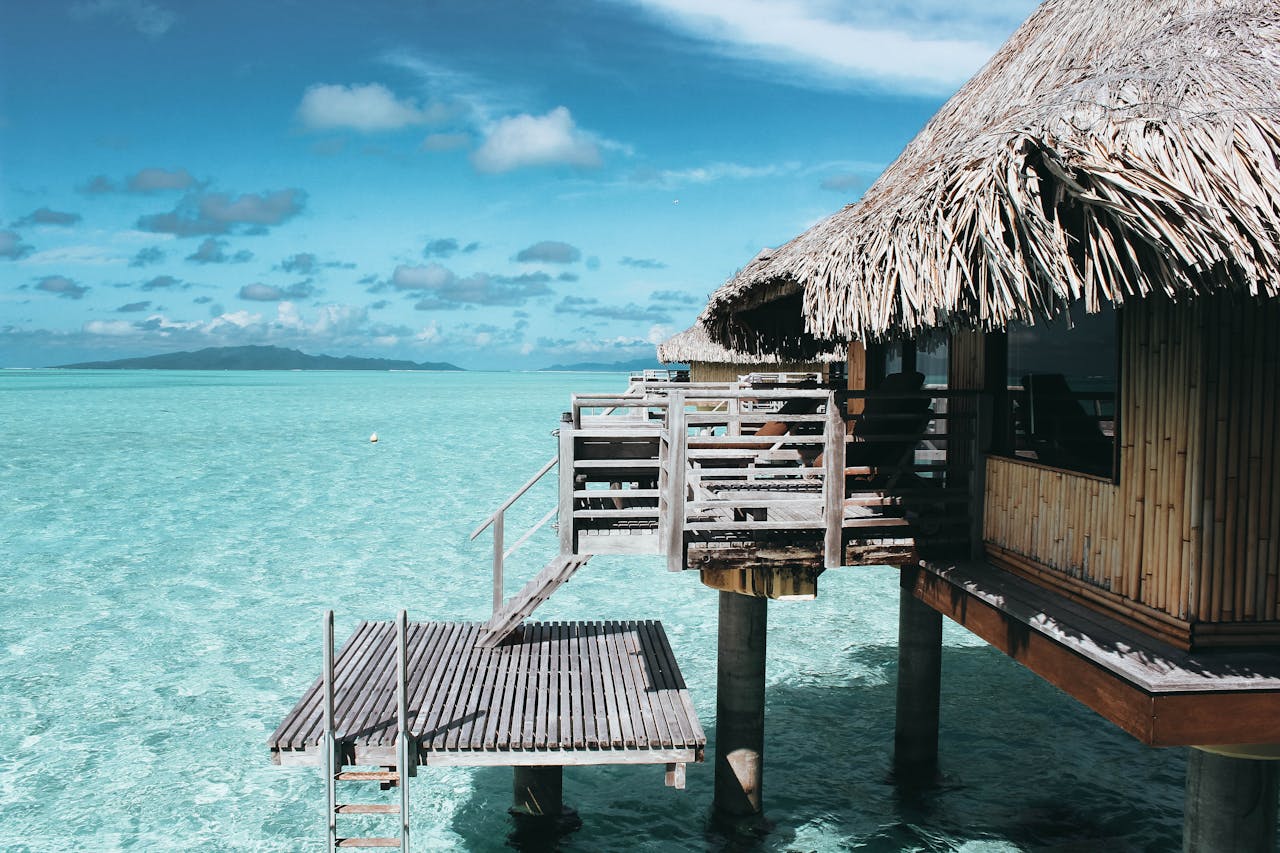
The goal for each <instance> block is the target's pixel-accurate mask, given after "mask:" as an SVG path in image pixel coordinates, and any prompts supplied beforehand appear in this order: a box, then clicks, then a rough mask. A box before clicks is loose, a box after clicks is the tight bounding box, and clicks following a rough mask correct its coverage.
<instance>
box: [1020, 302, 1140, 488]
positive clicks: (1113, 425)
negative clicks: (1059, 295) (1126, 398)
mask: <svg viewBox="0 0 1280 853" xmlns="http://www.w3.org/2000/svg"><path fill="white" fill-rule="evenodd" d="M1076 307H1077V308H1078V309H1079V310H1077V311H1073V313H1072V316H1071V317H1070V318H1067V317H1062V318H1059V319H1058V320H1055V321H1054V322H1052V323H1041V324H1039V325H1036V326H1018V325H1014V326H1010V327H1009V331H1008V359H1007V370H1006V383H1005V385H1006V388H1007V389H1008V393H1007V394H1006V395H1004V400H1003V402H1002V406H1001V408H1002V409H1003V412H1004V419H1005V423H1004V424H1003V426H1004V429H1003V430H1002V433H1003V434H1002V435H1001V436H1000V439H1001V443H1002V444H1003V445H1004V447H1003V450H1004V452H1005V453H1006V454H1011V455H1013V456H1016V457H1019V458H1023V459H1034V460H1036V461H1037V462H1041V463H1044V464H1045V465H1052V466H1053V467H1055V468H1065V469H1067V470H1071V471H1079V472H1082V473H1086V474H1095V475H1098V476H1103V477H1112V476H1113V475H1114V472H1115V470H1116V464H1115V463H1116V438H1115V437H1116V430H1117V418H1116V411H1117V409H1116V398H1117V390H1118V385H1119V383H1118V373H1119V356H1118V352H1119V350H1118V325H1117V315H1116V312H1115V310H1114V309H1113V308H1112V307H1111V306H1110V305H1108V306H1106V307H1104V308H1103V310H1102V311H1100V312H1099V313H1096V314H1086V313H1084V309H1083V306H1076Z"/></svg>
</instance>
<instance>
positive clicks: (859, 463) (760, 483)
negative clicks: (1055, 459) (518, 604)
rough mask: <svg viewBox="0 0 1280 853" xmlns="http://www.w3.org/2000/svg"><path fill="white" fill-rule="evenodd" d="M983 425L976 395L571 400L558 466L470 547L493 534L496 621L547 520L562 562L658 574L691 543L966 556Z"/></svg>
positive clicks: (652, 386) (754, 390)
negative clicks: (528, 519) (551, 480)
mask: <svg viewBox="0 0 1280 853" xmlns="http://www.w3.org/2000/svg"><path fill="white" fill-rule="evenodd" d="M984 413H987V414H984ZM984 417H986V418H987V423H989V407H988V406H986V405H985V404H984V403H983V401H982V400H981V399H980V396H979V395H978V394H976V393H975V392H964V391H948V390H942V389H925V390H923V391H916V392H904V393H896V394H895V393H883V392H875V391H871V392H846V391H844V390H830V389H824V388H796V387H794V386H791V387H776V386H775V387H751V386H746V385H743V384H742V383H707V384H701V383H685V382H681V383H673V382H667V381H657V382H641V383H633V384H632V386H631V387H629V388H628V389H627V391H626V392H625V393H623V394H612V395H610V394H590V395H574V397H573V398H572V405H571V408H570V410H569V411H568V412H566V413H565V415H564V419H563V421H562V423H561V428H560V430H559V454H558V457H557V459H555V460H550V461H548V462H547V463H546V464H545V465H544V466H543V467H542V468H541V469H540V470H539V471H538V472H537V474H535V475H534V476H533V477H532V478H530V480H529V481H528V482H526V483H525V484H524V485H523V486H522V487H521V488H520V489H518V490H517V491H516V492H515V493H514V494H512V496H511V497H510V498H508V500H507V501H506V502H504V503H503V504H502V505H501V506H500V507H499V508H498V509H497V510H495V511H494V512H493V513H492V514H491V515H490V516H489V518H487V519H486V520H485V521H484V522H483V523H482V524H481V525H480V526H479V527H478V528H476V530H475V532H474V533H473V534H472V538H473V539H474V538H475V537H476V536H478V535H479V534H480V533H481V532H482V531H483V530H485V529H486V528H488V527H492V528H493V530H494V557H493V563H494V605H495V611H496V610H497V608H499V607H500V606H501V605H502V583H503V578H502V575H503V561H504V560H505V559H506V557H508V556H510V554H511V552H512V551H514V550H515V549H516V548H518V547H520V546H521V545H522V544H524V542H526V541H527V540H528V538H529V537H530V536H532V535H533V533H534V532H536V531H537V530H538V529H541V527H543V526H544V525H545V524H546V522H547V521H549V520H550V519H551V518H553V517H557V516H558V519H559V525H558V526H559V540H560V554H561V555H562V556H563V555H589V554H601V553H615V554H655V555H662V556H665V557H666V559H667V565H668V568H670V569H671V570H681V569H684V568H686V549H687V547H688V546H689V545H690V544H691V543H702V544H711V545H716V546H717V547H719V545H723V544H725V543H741V542H778V541H782V542H800V543H803V547H805V548H807V549H810V552H811V553H814V554H815V555H816V556H817V557H818V558H820V559H821V561H822V563H823V565H825V566H826V567H834V566H838V565H842V564H844V563H846V562H847V561H848V560H849V559H850V555H851V554H852V556H853V557H854V558H856V557H857V552H856V547H855V550H854V551H853V552H851V551H850V548H851V547H854V546H856V545H857V544H859V543H867V544H868V546H869V547H870V546H873V545H877V544H884V543H886V542H888V543H899V545H900V546H901V545H902V544H903V543H905V547H908V548H910V547H917V548H918V549H920V550H922V551H923V550H926V549H936V550H943V549H950V550H954V551H956V552H964V551H971V550H972V542H973V541H974V540H973V537H974V536H975V535H977V533H980V531H978V530H977V525H976V523H975V517H976V513H975V512H974V509H975V508H976V507H980V506H981V470H982V466H981V465H980V464H978V463H979V460H980V458H981V455H980V452H979V451H980V450H984V449H985V447H986V443H985V439H984V438H982V436H984V435H985V431H986V427H984V426H983V418H984ZM557 463H558V465H559V498H558V501H557V506H556V507H554V508H552V509H551V510H550V511H549V512H548V513H547V514H546V515H544V516H543V517H542V519H541V520H540V521H539V522H538V523H537V524H535V525H534V527H533V528H532V529H531V530H530V531H528V532H526V533H525V534H524V535H523V536H522V537H521V538H520V539H519V540H518V541H517V542H516V543H515V545H514V546H512V547H511V548H510V549H509V550H504V544H503V537H504V530H503V525H504V513H505V512H506V510H507V509H508V508H509V507H510V506H511V505H512V504H513V503H515V502H516V501H517V500H518V499H519V498H520V497H521V496H522V495H524V494H525V493H526V492H528V491H529V489H531V488H532V487H533V486H534V485H535V484H536V483H537V482H538V481H539V480H541V479H542V478H543V477H544V476H546V474H547V473H549V472H550V470H551V469H552V468H553V467H556V465H557ZM975 531H976V533H975ZM717 543H719V545H717Z"/></svg>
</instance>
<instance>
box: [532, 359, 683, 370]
mask: <svg viewBox="0 0 1280 853" xmlns="http://www.w3.org/2000/svg"><path fill="white" fill-rule="evenodd" d="M668 366H669V365H666V364H663V363H661V362H660V361H657V360H655V359H652V358H636V359H632V360H631V361H610V362H604V361H578V362H574V363H573V364H553V365H551V366H550V367H542V368H539V371H563V372H585V371H589V372H593V373H625V372H627V371H631V370H666V369H667V368H668Z"/></svg>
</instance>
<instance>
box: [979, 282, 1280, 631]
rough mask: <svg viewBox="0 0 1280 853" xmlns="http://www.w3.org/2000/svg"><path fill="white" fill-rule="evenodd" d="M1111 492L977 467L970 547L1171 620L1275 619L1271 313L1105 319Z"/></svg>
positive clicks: (1279, 428) (1009, 465) (1084, 480)
mask: <svg viewBox="0 0 1280 853" xmlns="http://www.w3.org/2000/svg"><path fill="white" fill-rule="evenodd" d="M1120 345H1121V346H1120V349H1121V377H1122V378H1121V388H1120V400H1121V411H1120V436H1121V444H1120V471H1119V481H1120V482H1119V485H1114V484H1112V483H1109V482H1106V481H1102V480H1099V479H1097V478H1093V477H1087V476H1083V475H1078V474H1072V473H1069V472H1063V471H1057V470H1053V469H1048V468H1045V467H1043V466H1036V465H1028V464H1024V463H1020V462H1016V461H1012V460H1007V459H1000V458H990V459H988V461H987V490H986V506H985V523H984V536H985V539H986V540H987V541H988V542H990V543H992V544H995V545H998V546H1000V547H1001V548H1004V549H1007V550H1009V551H1013V552H1015V553H1017V554H1020V555H1022V556H1024V557H1027V558H1029V559H1031V560H1034V561H1035V562H1037V563H1039V564H1041V565H1043V566H1045V567H1048V568H1050V569H1053V570H1055V571H1058V572H1061V573H1063V574H1065V575H1068V576H1071V577H1076V578H1079V579H1081V580H1083V581H1085V582H1086V583H1089V584H1091V585H1094V586H1097V587H1101V588H1103V589H1107V590H1111V591H1113V592H1116V593H1118V594H1120V595H1122V596H1124V597H1125V598H1127V599H1129V600H1131V601H1135V602H1139V603H1141V604H1145V605H1148V606H1150V607H1153V608H1155V609H1157V610H1160V611H1163V612H1165V613H1168V614H1170V615H1172V616H1175V617H1178V618H1180V619H1186V620H1190V621H1199V622H1232V621H1249V622H1254V621H1269V620H1275V619H1277V603H1278V602H1277V599H1278V597H1280V542H1277V538H1278V537H1277V531H1280V500H1278V499H1277V498H1276V495H1275V490H1276V483H1278V482H1280V435H1278V433H1280V303H1277V302H1276V301H1275V300H1270V301H1267V302H1264V303H1257V302H1254V301H1252V300H1245V299H1239V298H1233V297H1213V298H1202V299H1198V300H1194V301H1192V302H1189V303H1182V304H1175V303H1172V302H1169V301H1167V300H1164V299H1147V300H1143V301H1141V302H1138V303H1135V304H1131V305H1129V306H1127V307H1126V308H1125V309H1124V311H1123V312H1122V314H1121V341H1120Z"/></svg>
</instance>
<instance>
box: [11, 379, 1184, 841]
mask: <svg viewBox="0 0 1280 853" xmlns="http://www.w3.org/2000/svg"><path fill="white" fill-rule="evenodd" d="M624 385H625V377H623V376H620V375H605V374H505V373H461V374H455V373H386V374H384V373H336V372H335V373H287V372H281V373H276V372H271V373H186V372H146V371H137V372H133V371H127V372H119V371H102V372H91V371H77V372H71V371H2V372H0V424H3V434H4V447H5V452H4V454H3V455H0V566H2V567H3V572H4V576H5V581H6V583H5V589H6V595H5V596H4V597H3V598H2V599H0V650H2V654H0V707H3V708H4V712H3V713H0V743H3V744H5V745H6V747H7V748H6V760H5V761H3V762H2V763H0V838H2V839H4V841H3V842H2V844H3V846H4V848H5V849H15V850H42V851H43V850H49V851H54V850H59V851H61V850H68V849H78V850H91V851H94V850H262V851H294V850H300V849H310V850H319V849H321V848H322V838H323V829H324V814H323V812H324V790H323V784H322V780H321V778H320V774H319V773H318V772H317V771H315V770H311V769H302V768H299V769H281V768H277V767H274V766H272V765H271V764H270V760H269V757H268V754H267V751H266V748H265V745H264V744H265V739H266V736H267V735H268V734H269V733H270V732H271V730H272V729H273V728H274V727H275V725H276V724H277V723H278V722H279V720H280V718H281V717H282V716H283V714H284V713H285V712H286V711H287V710H288V709H289V707H290V706H291V705H292V703H293V702H294V701H295V700H296V698H297V697H298V695H299V694H300V692H301V691H302V690H303V688H304V687H305V686H306V685H307V684H308V683H309V682H310V681H311V679H313V678H314V677H315V675H316V673H317V672H318V671H319V660H320V657H319V656H320V641H319V637H320V613H321V612H322V610H323V609H324V608H326V607H333V608H335V609H336V611H337V621H338V634H339V636H340V637H345V636H346V634H347V633H349V632H350V630H351V628H352V627H353V626H354V625H355V623H356V622H357V621H359V620H360V619H387V618H391V617H392V616H393V615H394V613H395V612H396V610H397V609H399V608H401V607H405V608H408V610H409V613H410V616H411V618H414V619H419V620H425V619H433V618H438V619H455V620H456V619H481V618H484V617H485V616H486V615H487V607H488V602H489V594H490V593H489V552H488V547H489V542H488V539H487V535H485V536H482V537H481V538H480V539H479V540H477V541H476V542H474V543H469V542H467V540H466V537H467V534H468V533H469V532H470V530H471V529H473V528H474V527H475V525H476V524H477V523H478V522H479V521H480V520H481V519H483V517H484V516H485V515H486V514H487V513H488V512H489V511H490V510H491V509H492V508H493V507H494V506H496V504H497V503H498V502H500V501H501V500H502V499H503V498H505V497H506V495H507V494H509V493H510V492H511V491H512V490H514V489H515V488H516V487H517V486H519V485H520V484H521V483H522V482H523V481H524V480H525V478H526V477H527V476H528V475H529V474H531V473H532V472H533V471H534V470H536V469H537V467H538V466H539V465H540V464H541V463H542V462H543V461H545V460H546V459H547V458H550V457H551V456H552V455H553V454H554V452H555V443H554V439H553V438H552V435H551V431H552V430H553V429H554V428H555V427H556V425H557V421H558V417H559V412H560V411H561V410H562V409H564V408H566V407H567V403H568V398H569V394H570V393H571V392H572V391H616V390H620V389H621V388H622V387H624ZM374 431H377V433H378V435H379V437H380V441H379V442H378V443H377V444H371V443H370V442H369V441H368V437H369V434H370V433H371V432H374ZM552 500H553V496H552V494H551V487H550V483H549V482H548V483H547V484H545V488H544V487H539V490H535V492H534V493H533V494H532V496H531V499H527V500H525V501H523V502H522V503H521V504H519V505H518V506H517V508H516V509H515V510H513V514H512V515H511V516H510V517H509V519H508V528H507V529H508V539H509V540H510V541H514V537H515V535H516V534H517V533H518V532H519V531H520V530H522V529H523V528H524V526H525V525H528V524H530V523H532V522H533V521H534V520H536V519H537V518H538V517H539V516H540V515H541V514H542V513H543V512H545V511H546V509H547V508H549V507H550V506H551V503H550V502H551V501H552ZM554 548H555V543H554V541H553V535H552V534H551V532H550V531H549V530H547V531H544V533H543V534H540V535H539V536H538V537H535V539H534V540H532V541H531V542H530V544H529V545H528V546H526V548H525V550H524V552H523V553H522V554H521V555H519V556H517V557H516V558H514V559H513V565H512V566H511V568H510V569H509V572H508V574H509V577H512V578H513V581H512V583H513V584H514V582H516V581H518V580H523V578H525V577H527V576H529V575H530V574H531V573H532V572H534V571H536V570H537V568H538V567H539V566H540V565H541V562H542V561H543V560H545V558H546V557H547V556H549V555H550V554H551V553H552V552H553V550H554ZM512 588H514V585H513V587H512ZM538 616H539V617H540V618H548V619H550V618H556V619H569V618H581V619H610V618H624V619H638V618H658V619H661V620H662V621H663V623H664V624H665V626H666V629H667V633H668V635H669V637H670V639H671V642H672V645H673V647H674V649H675V651H676V654H677V657H678V658H679V661H680V664H681V666H682V668H683V670H684V675H685V678H686V680H687V681H688V683H689V685H690V688H691V691H692V693H693V697H694V701H695V703H696V705H697V708H698V712H699V714H700V715H701V716H702V719H703V723H704V726H705V727H706V729H707V733H708V735H709V737H710V738H711V740H712V741H713V742H714V737H715V725H714V722H715V720H714V708H715V616H716V597H715V594H714V593H712V592H711V591H710V590H708V589H706V588H704V587H702V586H701V585H700V584H699V583H698V581H697V577H696V575H694V574H692V573H685V574H681V575H676V576H673V575H669V574H667V573H666V571H665V570H664V567H663V565H662V564H661V562H660V561H659V560H658V559H657V558H621V557H615V558H603V557H598V558H595V559H594V560H593V561H592V562H591V563H590V564H588V566H587V567H586V568H584V569H583V570H582V571H581V572H580V573H579V574H578V575H577V576H576V577H575V578H574V580H573V581H572V582H571V583H569V584H568V585H567V586H566V587H564V588H563V589H561V590H560V591H559V592H557V593H556V595H555V597H554V598H553V599H552V600H551V601H550V602H548V603H547V604H546V605H544V606H543V608H542V609H540V610H539V612H538ZM769 621H770V637H769V660H768V666H769V692H768V721H767V734H766V736H767V746H766V762H767V763H766V767H767V770H766V776H765V800H766V808H767V814H768V817H769V818H770V819H771V820H772V821H773V822H774V824H775V829H774V831H773V832H772V833H771V834H770V835H769V836H767V837H766V838H765V839H763V841H761V842H760V843H759V845H749V846H748V845H743V844H741V843H738V842H733V841H731V840H728V839H725V838H723V837H722V836H719V835H717V834H716V833H715V831H714V830H712V829H711V827H710V826H709V822H708V820H707V814H708V811H709V807H710V800H711V768H710V765H709V764H705V765H698V766H691V767H690V768H689V775H688V789H687V790H686V791H674V790H671V789H668V788H665V787H664V786H663V784H662V770H661V768H658V767H604V768H572V769H569V770H567V771H566V774H565V798H566V802H568V803H569V804H570V805H572V806H574V807H576V808H577V809H578V810H579V812H580V814H581V816H582V818H583V820H584V826H583V828H582V830H581V831H579V832H578V833H576V834H574V835H573V836H570V837H569V838H568V839H566V840H565V841H564V842H563V843H562V845H561V849H563V850H566V851H610V850H619V851H621V850H652V851H682V850H699V851H700V850H724V849H734V850H739V849H759V850H764V851H774V850H777V851H783V850H786V851H792V850H794V851H801V850H805V851H807V850H823V851H825V850H868V851H898V850H929V851H935V850H937V851H941V850H961V851H966V853H976V851H984V853H986V851H1010V850H1062V851H1065V850H1097V849H1106V850H1151V851H1157V850H1170V849H1176V848H1177V847H1179V845H1180V841H1181V807H1182V784H1183V772H1184V767H1185V755H1184V752H1183V751H1181V750H1150V749H1146V748H1144V747H1142V746H1140V745H1138V744H1137V743H1136V742H1135V741H1133V740H1132V739H1131V738H1129V737H1128V736H1126V735H1124V734H1122V733H1120V732H1119V731H1118V730H1117V729H1115V728H1114V727H1112V726H1111V725H1109V724H1107V723H1106V722H1104V721H1103V720H1102V719H1101V718H1099V717H1097V716H1096V715H1095V714H1093V713H1092V712H1090V711H1088V710H1085V709H1084V708H1083V707H1081V706H1080V705H1078V704H1076V703H1075V702H1074V701H1072V700H1070V699H1068V698H1067V697H1065V696H1064V695H1063V694H1061V693H1059V692H1058V691H1057V690H1055V689H1054V688H1052V687H1050V686H1048V685H1047V684H1045V683H1044V682H1042V681H1040V680H1039V679H1037V678H1036V677H1034V676H1032V675H1031V674H1030V673H1029V672H1027V671H1026V670H1024V669H1022V668H1021V667H1019V666H1017V665H1016V664H1014V663H1013V662H1011V661H1009V660H1008V659H1007V658H1005V657H1004V656H1003V655H1001V654H1000V653H999V652H997V651H995V650H993V649H991V648H989V647H987V646H986V645H985V644H983V643H981V642H980V641H978V640H977V639H976V638H974V637H972V636H971V635H969V634H968V633H967V632H965V631H963V630H961V629H959V628H957V627H956V626H954V625H952V624H950V623H947V625H946V633H945V643H946V649H945V652H944V657H943V697H942V701H943V714H942V733H941V740H942V764H943V769H944V771H945V773H946V774H947V776H948V780H949V784H948V785H947V786H946V787H945V788H944V789H942V790H941V791H938V792H936V793H935V794H934V795H932V796H931V797H929V798H928V799H903V798H901V797H899V796H898V795H897V793H896V792H895V789H894V788H893V787H891V786H890V785H888V784H886V782H885V777H886V773H887V769H888V765H889V759H890V751H891V748H892V741H893V702H894V695H893V694H894V689H893V684H894V669H895V660H896V649H895V644H896V632H897V583H896V575H895V573H894V572H893V571H892V570H890V569H887V568H875V569H842V570H839V571H835V572H828V573H827V574H825V575H824V576H823V578H822V580H821V582H820V585H819V598H818V600H817V601H816V602H790V603H772V604H771V605H770V615H769ZM412 785H413V795H412V796H413V830H414V833H415V849H423V850H449V849H456V850H497V849H502V848H503V847H504V845H505V844H506V836H507V834H508V832H509V831H510V828H511V825H510V819H509V818H508V816H507V814H506V811H505V810H506V807H507V805H508V803H509V799H510V771H509V770H505V769H483V770H466V769H448V770H432V771H426V772H424V773H423V774H422V775H421V776H419V777H418V778H417V779H416V780H414V781H413V783H412ZM345 825H347V824H344V826H345ZM15 839H23V840H24V841H25V843H26V845H27V846H17V847H13V846H10V845H12V844H13V843H14V840H15Z"/></svg>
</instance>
